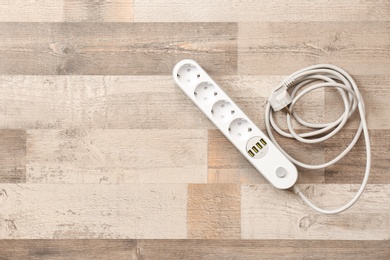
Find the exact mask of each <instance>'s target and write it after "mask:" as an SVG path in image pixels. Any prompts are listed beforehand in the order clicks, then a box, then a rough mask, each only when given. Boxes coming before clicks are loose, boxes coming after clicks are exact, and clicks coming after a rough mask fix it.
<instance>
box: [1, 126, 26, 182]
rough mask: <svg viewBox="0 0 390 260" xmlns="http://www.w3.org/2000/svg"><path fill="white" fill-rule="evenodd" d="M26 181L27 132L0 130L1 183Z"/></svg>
mask: <svg viewBox="0 0 390 260" xmlns="http://www.w3.org/2000/svg"><path fill="white" fill-rule="evenodd" d="M25 181H26V131H25V130H12V129H6V130H0V182H10V183H12V182H25Z"/></svg>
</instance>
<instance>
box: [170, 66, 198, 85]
mask: <svg viewBox="0 0 390 260" xmlns="http://www.w3.org/2000/svg"><path fill="white" fill-rule="evenodd" d="M176 76H177V79H178V80H179V81H180V83H181V84H185V85H188V86H192V85H194V84H196V83H197V82H198V81H199V80H200V78H201V73H200V70H199V69H198V68H197V67H196V66H195V65H193V64H189V63H188V64H184V65H183V66H181V67H180V68H179V69H178V71H177V74H176Z"/></svg>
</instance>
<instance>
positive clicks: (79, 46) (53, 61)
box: [0, 23, 237, 75]
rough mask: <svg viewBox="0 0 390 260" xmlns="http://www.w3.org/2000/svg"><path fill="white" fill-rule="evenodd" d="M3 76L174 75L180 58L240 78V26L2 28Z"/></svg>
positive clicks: (17, 25) (0, 62) (29, 25)
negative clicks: (238, 46)
mask: <svg viewBox="0 0 390 260" xmlns="http://www.w3.org/2000/svg"><path fill="white" fill-rule="evenodd" d="M0 35H1V36H2V37H1V41H0V57H1V59H0V74H29V75H53V74H54V75H55V74H67V75H68V74H79V75H80V74H83V75H84V74H88V75H107V74H111V75H153V74H154V75H164V74H165V75H171V73H172V68H173V66H174V65H175V64H176V63H177V62H178V61H179V60H181V59H184V58H193V59H195V60H198V61H199V62H201V63H204V64H208V67H207V68H209V69H210V71H211V72H213V73H214V72H216V73H217V74H219V75H224V74H236V73H237V24H236V23H0Z"/></svg>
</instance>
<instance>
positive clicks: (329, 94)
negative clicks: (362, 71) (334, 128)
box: [325, 70, 390, 129]
mask: <svg viewBox="0 0 390 260" xmlns="http://www.w3.org/2000/svg"><path fill="white" fill-rule="evenodd" d="M353 79H354V80H355V82H356V84H357V86H358V87H359V91H360V94H361V95H362V97H363V100H364V102H365V104H366V106H365V108H366V118H367V124H368V127H369V129H390V114H389V113H387V110H388V108H387V106H388V100H390V88H389V86H390V70H389V71H388V72H387V73H386V74H378V75H353ZM325 111H326V113H325V115H326V117H325V119H326V121H328V122H331V121H334V120H335V119H337V118H338V117H339V116H340V115H341V113H342V112H343V111H344V104H343V100H342V98H341V97H340V94H339V93H338V92H337V91H334V89H329V90H326V92H325ZM351 121H352V122H353V121H356V122H359V116H358V112H355V115H354V116H353V117H351ZM345 128H347V129H348V128H349V129H357V124H356V123H354V124H347V125H346V126H345Z"/></svg>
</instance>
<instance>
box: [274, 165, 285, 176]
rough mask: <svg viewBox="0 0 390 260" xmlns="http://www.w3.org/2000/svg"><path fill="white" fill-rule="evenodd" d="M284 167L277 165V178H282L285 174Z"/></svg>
mask: <svg viewBox="0 0 390 260" xmlns="http://www.w3.org/2000/svg"><path fill="white" fill-rule="evenodd" d="M286 173H287V171H286V169H284V168H283V167H278V168H277V169H276V176H278V177H279V178H284V176H286Z"/></svg>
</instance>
